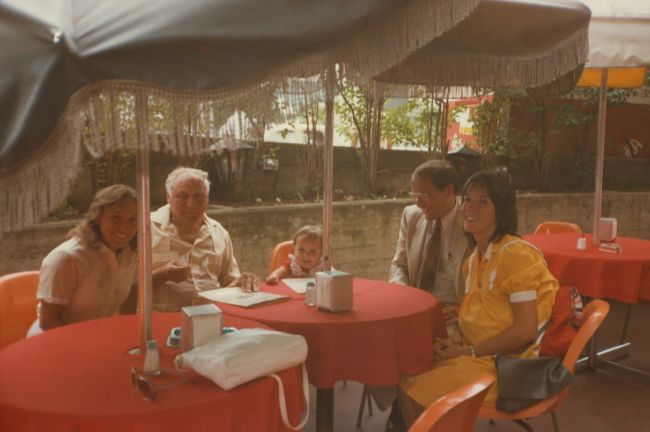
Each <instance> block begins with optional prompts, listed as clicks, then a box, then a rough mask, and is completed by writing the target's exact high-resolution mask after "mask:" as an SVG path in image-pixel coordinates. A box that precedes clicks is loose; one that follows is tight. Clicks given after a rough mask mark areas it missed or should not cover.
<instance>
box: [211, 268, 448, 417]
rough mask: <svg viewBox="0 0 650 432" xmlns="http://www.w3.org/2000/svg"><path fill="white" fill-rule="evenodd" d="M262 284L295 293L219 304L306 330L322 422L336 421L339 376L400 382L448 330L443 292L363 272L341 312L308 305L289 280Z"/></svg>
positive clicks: (425, 366)
mask: <svg viewBox="0 0 650 432" xmlns="http://www.w3.org/2000/svg"><path fill="white" fill-rule="evenodd" d="M262 291H269V292H274V293H278V294H284V295H288V296H290V297H291V299H290V300H289V301H284V302H278V303H272V304H268V305H260V306H257V307H253V308H241V307H238V306H233V305H229V304H225V303H218V305H219V307H220V308H221V309H222V310H223V311H224V312H225V313H226V314H228V315H234V316H238V317H243V318H248V319H252V320H255V321H259V322H261V323H264V324H267V325H269V326H271V327H273V328H275V329H277V330H281V331H285V332H288V333H294V334H300V335H302V336H304V337H305V339H306V340H307V345H308V346H309V352H308V354H307V362H306V365H307V371H308V373H309V381H310V382H311V383H312V384H313V385H314V386H316V387H317V389H318V392H317V398H318V401H317V402H318V406H317V410H316V415H317V423H318V424H317V426H318V427H319V430H326V429H331V421H332V420H331V416H332V415H333V399H332V398H333V392H332V391H331V389H332V388H333V387H334V383H335V382H336V381H338V380H354V381H358V382H361V383H364V384H369V385H377V386H379V385H391V384H397V383H398V382H399V379H400V377H401V376H404V375H415V374H419V373H422V372H425V371H427V370H429V369H431V368H432V367H433V349H432V343H433V341H434V339H435V338H436V337H445V336H446V335H447V330H446V327H445V323H444V318H443V315H442V310H441V307H440V306H439V305H438V302H437V301H436V299H435V297H433V296H432V295H431V294H430V293H428V292H425V291H422V290H419V289H416V288H411V287H408V286H404V285H397V284H391V283H388V282H383V281H376V280H368V279H359V278H355V279H354V280H353V307H352V310H350V311H347V312H336V313H334V312H328V311H323V310H319V309H318V308H316V307H309V306H306V305H305V304H304V298H305V296H304V295H303V294H297V293H296V292H294V291H293V290H291V289H290V288H289V287H288V286H287V285H285V284H284V283H282V282H280V283H279V284H278V285H275V286H273V285H265V284H264V285H262Z"/></svg>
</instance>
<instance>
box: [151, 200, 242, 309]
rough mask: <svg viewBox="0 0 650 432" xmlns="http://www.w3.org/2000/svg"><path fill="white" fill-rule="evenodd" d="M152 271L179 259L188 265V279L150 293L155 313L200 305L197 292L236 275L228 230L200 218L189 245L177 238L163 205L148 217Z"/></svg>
mask: <svg viewBox="0 0 650 432" xmlns="http://www.w3.org/2000/svg"><path fill="white" fill-rule="evenodd" d="M151 222H152V223H151V239H152V242H151V244H152V247H151V251H152V268H153V269H154V270H155V269H157V268H160V267H162V266H163V265H165V264H166V263H168V262H171V261H174V260H180V261H183V262H187V263H189V264H191V267H192V269H191V274H190V277H189V278H188V279H187V280H185V281H183V282H179V283H175V282H171V281H168V282H165V283H163V284H162V285H161V286H160V287H158V288H157V289H155V290H154V295H153V307H154V309H155V310H159V311H177V310H180V308H182V307H184V306H190V305H192V304H196V303H197V302H198V303H201V302H204V300H203V299H201V298H198V297H197V296H196V293H197V292H200V291H205V290H209V289H214V288H221V287H225V286H227V285H228V284H229V283H230V282H232V281H233V280H234V279H236V278H238V277H239V276H240V273H239V266H238V265H237V260H235V257H234V255H233V246H232V242H231V240H230V235H229V234H228V231H226V229H225V228H224V227H223V226H221V224H220V223H219V222H217V221H215V220H214V219H211V218H209V217H207V216H206V215H205V214H204V215H203V225H201V228H200V230H199V233H198V235H197V237H196V239H194V241H193V242H191V243H190V242H187V241H185V240H183V239H181V238H180V237H179V236H178V231H177V229H176V226H175V225H174V224H173V223H172V221H171V210H170V208H169V205H165V206H163V207H161V208H159V209H158V210H156V211H155V212H154V213H152V214H151Z"/></svg>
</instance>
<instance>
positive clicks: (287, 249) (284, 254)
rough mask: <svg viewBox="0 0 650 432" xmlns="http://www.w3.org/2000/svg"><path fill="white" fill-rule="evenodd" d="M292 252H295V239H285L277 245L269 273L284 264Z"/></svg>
mask: <svg viewBox="0 0 650 432" xmlns="http://www.w3.org/2000/svg"><path fill="white" fill-rule="evenodd" d="M291 253H293V240H287V241H283V242H281V243H278V244H277V245H275V247H274V248H273V254H272V255H271V262H270V263H269V273H271V272H272V271H273V270H275V269H276V268H278V267H280V266H281V265H282V264H284V262H285V261H286V260H287V258H289V254H291Z"/></svg>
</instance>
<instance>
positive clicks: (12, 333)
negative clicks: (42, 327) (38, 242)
mask: <svg viewBox="0 0 650 432" xmlns="http://www.w3.org/2000/svg"><path fill="white" fill-rule="evenodd" d="M38 276H39V272H38V271H26V272H20V273H11V274H8V275H6V276H2V277H0V348H3V347H5V346H7V345H9V344H10V343H12V342H15V341H17V340H20V339H22V338H24V337H25V336H26V335H27V331H28V330H29V327H30V326H31V325H32V323H33V322H34V321H35V320H36V305H37V303H38V299H37V298H36V288H38Z"/></svg>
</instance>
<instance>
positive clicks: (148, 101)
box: [0, 0, 589, 316]
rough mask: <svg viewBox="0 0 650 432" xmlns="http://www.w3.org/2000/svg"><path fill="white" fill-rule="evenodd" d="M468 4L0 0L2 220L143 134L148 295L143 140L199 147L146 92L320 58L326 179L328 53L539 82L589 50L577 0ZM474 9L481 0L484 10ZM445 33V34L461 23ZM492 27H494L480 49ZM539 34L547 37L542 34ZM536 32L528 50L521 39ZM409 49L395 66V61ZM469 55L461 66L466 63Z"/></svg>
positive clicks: (312, 67) (17, 223) (179, 89)
mask: <svg viewBox="0 0 650 432" xmlns="http://www.w3.org/2000/svg"><path fill="white" fill-rule="evenodd" d="M477 5H479V1H478V0H463V1H461V0H375V1H368V2H352V3H350V2H347V1H344V0H339V1H328V2H322V1H320V0H312V1H303V2H293V1H290V0H274V1H268V0H266V1H264V2H259V3H258V2H255V1H253V0H249V1H227V0H222V1H214V0H197V1H193V2H189V3H187V2H181V1H180V0H160V1H157V2H149V1H144V0H128V1H127V0H124V1H114V2H101V1H99V0H94V1H86V2H81V1H71V0H58V1H57V0H52V1H49V2H40V1H38V0H5V1H3V2H2V3H0V77H1V78H0V219H1V221H0V233H1V232H3V231H7V230H16V229H19V228H21V227H23V226H25V225H26V224H30V223H34V222H36V221H37V220H38V219H39V218H41V217H43V216H44V215H46V214H47V213H48V212H49V211H51V210H52V209H53V208H54V207H55V206H56V205H57V204H58V203H60V202H61V201H62V200H63V199H64V198H65V197H66V195H67V193H68V192H69V191H70V189H71V185H72V183H73V182H74V178H75V175H76V174H77V173H78V172H79V169H80V165H81V154H82V150H83V149H84V148H85V149H87V150H88V151H90V152H91V153H92V154H94V155H101V154H102V153H103V152H105V151H107V150H110V149H111V148H115V147H117V148H129V147H131V148H138V151H139V158H138V162H139V165H138V172H139V175H138V182H139V184H138V191H139V194H140V198H141V206H140V226H139V228H140V229H139V234H138V235H139V236H140V237H139V245H140V248H141V250H140V257H141V263H142V262H143V263H144V264H141V268H140V285H141V287H142V288H141V293H143V291H142V290H144V294H145V295H147V294H148V295H150V291H151V290H150V286H149V287H148V288H147V286H146V285H147V284H150V279H149V280H147V277H146V275H148V274H149V273H150V272H149V270H150V268H149V267H147V265H148V264H147V263H148V260H149V258H148V251H147V248H148V245H149V237H148V235H149V229H148V228H149V223H148V208H149V207H148V206H149V202H148V191H149V184H148V165H147V163H148V162H147V161H148V151H149V146H150V145H151V146H153V147H154V148H159V147H162V148H166V149H167V150H169V151H172V152H175V153H179V154H186V155H187V154H197V153H198V152H199V151H200V150H201V146H200V145H199V144H198V141H195V140H193V139H191V138H192V133H193V131H192V130H189V131H188V130H185V129H184V127H185V126H186V125H185V124H183V123H178V122H176V123H174V122H175V121H176V120H177V118H176V116H174V118H172V119H170V120H169V122H170V123H172V124H171V127H172V129H173V130H174V131H176V132H177V133H176V136H177V137H178V141H173V140H171V141H167V142H163V143H162V144H161V143H160V140H159V139H158V136H157V134H156V133H155V130H154V131H152V129H155V127H154V126H153V124H152V123H153V121H154V119H152V116H151V115H150V114H151V113H150V111H151V110H153V109H154V108H153V107H152V100H153V99H152V98H157V97H158V98H162V99H165V100H170V101H171V102H170V104H171V105H172V107H171V111H172V112H174V107H176V105H174V104H175V103H176V102H178V101H180V102H184V103H190V102H191V103H197V104H198V103H202V102H205V101H209V100H215V99H218V100H221V101H227V103H229V104H231V106H232V107H235V106H239V105H241V104H245V103H246V102H247V101H251V100H254V99H255V98H257V97H259V96H258V92H259V91H260V90H264V89H268V88H269V86H271V87H272V86H277V85H281V86H283V88H290V87H291V85H292V79H293V78H301V79H302V80H301V81H300V82H301V83H300V84H299V85H300V86H303V85H304V83H305V82H306V83H308V84H309V83H312V84H314V83H315V86H316V87H318V86H320V80H319V79H318V78H316V79H313V78H312V79H311V81H310V78H306V79H303V78H305V77H312V76H314V75H316V74H319V73H321V72H322V71H324V70H327V71H328V73H325V74H323V75H324V76H326V77H327V80H328V82H329V85H326V86H325V87H326V88H327V90H328V96H327V99H328V106H329V109H328V113H329V114H328V119H329V121H328V124H327V130H326V155H325V162H326V163H325V167H326V169H327V170H329V171H328V172H329V174H328V172H326V175H325V178H326V186H325V190H326V191H327V190H330V192H331V183H332V177H331V169H332V163H331V162H332V159H331V147H332V115H331V107H332V98H333V81H332V80H333V71H334V66H333V64H335V63H338V64H341V65H345V68H346V71H349V72H350V73H351V74H354V76H355V77H357V78H359V79H361V80H366V81H367V82H372V81H373V80H375V79H377V80H380V81H384V82H387V83H396V84H400V85H402V84H418V85H427V86H429V85H458V84H462V85H471V84H474V85H478V86H485V85H491V86H506V87H520V88H521V87H533V88H537V87H545V86H548V85H551V84H553V82H554V81H555V80H558V79H561V78H562V77H565V76H569V77H571V76H573V75H575V70H576V69H578V68H579V67H580V66H581V65H582V63H583V62H584V61H585V55H586V29H587V25H588V22H589V11H588V10H587V9H586V8H585V7H584V6H583V5H582V4H581V3H575V2H574V3H570V4H568V5H564V4H561V3H558V2H550V1H509V0H484V1H483V2H481V3H480V5H479V6H480V7H479V8H477ZM520 5H522V6H520ZM527 5H530V6H527ZM510 7H514V8H522V7H523V8H524V9H521V10H524V11H526V13H524V14H521V13H515V12H514V9H513V10H510V9H509V8H510ZM475 10H476V12H477V13H478V12H480V11H481V10H486V11H490V10H492V12H491V13H489V14H488V15H487V16H486V17H484V18H480V15H474V14H473V13H472V12H473V11H475ZM549 11H553V13H548V12H549ZM470 14H472V15H470ZM537 14H540V17H541V16H545V17H546V18H545V19H541V18H540V19H537V18H535V17H537ZM468 16H470V18H469V19H468V22H470V23H472V24H471V28H470V29H467V30H466V31H467V32H468V33H470V34H471V35H473V37H474V39H473V42H472V41H471V40H467V41H465V44H464V45H461V46H453V47H452V48H451V49H450V50H444V49H443V50H442V51H440V50H438V48H442V47H440V46H438V45H435V47H436V50H434V51H435V52H436V53H437V55H438V56H437V57H435V56H434V57H431V58H433V59H434V61H429V62H427V61H426V58H427V57H430V56H431V52H430V51H428V50H426V49H424V48H425V47H427V45H428V44H430V43H432V42H435V41H436V38H438V37H440V36H441V35H445V34H447V32H448V31H450V30H451V29H453V28H454V26H456V25H457V24H458V23H459V22H461V21H463V19H464V18H466V17H468ZM565 16H566V17H569V16H570V17H571V18H570V19H565ZM472 17H474V18H472ZM508 17H510V18H509V19H510V20H513V23H514V22H515V21H516V22H520V21H521V20H526V22H527V23H528V24H529V25H526V26H521V25H511V26H508V25H503V26H502V27H504V28H507V27H511V28H513V29H516V30H517V31H515V32H513V33H510V34H508V33H507V32H496V31H495V29H494V26H493V24H492V21H491V20H493V19H499V18H504V19H505V21H500V22H504V23H506V24H507V23H508ZM531 17H533V18H532V19H531ZM470 19H473V21H469V20H470ZM481 25H485V26H487V27H484V28H483V29H482V30H481V27H480V26H481ZM470 30H471V31H470ZM464 32H465V31H462V33H464ZM533 33H535V34H538V35H540V37H539V38H536V37H531V36H530V34H533ZM449 35H451V36H447V38H448V40H449V42H453V41H454V40H455V39H456V36H453V35H454V34H453V33H449ZM491 35H494V36H497V35H498V36H499V37H497V38H492V43H493V45H492V46H491V48H490V51H487V52H482V51H481V48H482V46H483V43H484V41H486V40H488V39H491ZM556 35H558V37H556ZM546 39H548V40H549V41H550V43H549V44H547V45H545V44H544V43H542V42H541V41H543V40H546ZM508 41H510V42H512V41H515V42H514V44H512V45H513V46H514V48H515V49H514V50H513V51H512V52H509V53H506V54H505V55H500V53H499V46H506V45H508V43H507V42H508ZM517 41H518V42H517ZM533 41H537V42H536V43H535V50H534V52H533V53H527V52H526V47H527V46H528V45H530V44H532V42H533ZM459 50H466V53H468V54H467V55H464V56H463V55H461V56H460V57H458V59H456V57H455V56H453V55H451V53H452V52H456V51H459ZM470 54H471V55H470ZM410 55H413V56H411V57H409V56H410ZM407 58H408V59H409V60H408V61H407V62H406V63H404V68H402V69H399V68H394V66H395V65H399V64H400V63H402V62H404V61H405V59H407ZM418 58H419V59H420V60H418ZM422 58H424V59H425V60H424V63H423V62H422ZM456 61H458V62H460V63H456ZM434 63H435V64H438V63H439V64H440V65H442V67H441V71H442V72H441V73H442V74H443V75H444V71H445V70H453V71H454V72H453V73H452V74H448V75H449V76H448V77H447V78H445V79H443V78H444V77H443V76H439V75H429V74H430V72H431V70H432V69H431V68H430V67H426V68H425V67H422V68H421V65H422V64H429V65H431V64H434ZM458 64H460V66H458ZM454 65H456V66H454ZM420 68H421V69H420ZM465 69H468V72H469V71H471V72H472V74H471V75H468V76H466V75H465V74H461V73H460V72H461V71H463V70H465ZM418 70H421V75H424V76H425V77H424V79H422V77H421V76H420V77H418V75H419V74H418V73H417V71H418ZM407 72H410V73H408V74H407ZM413 72H416V73H415V74H414V73H413ZM384 73H385V74H384ZM486 75H487V76H489V79H485V77H486ZM414 76H415V78H413V77H414ZM456 76H458V77H460V76H462V77H463V79H462V82H458V81H457V79H456ZM472 77H474V78H472ZM474 80H475V81H474ZM570 81H571V78H570ZM321 88H322V87H321ZM125 94H126V95H127V96H128V95H132V96H133V97H131V98H129V97H125V96H124V95H125ZM120 100H121V101H122V103H124V104H127V105H128V104H131V105H133V106H134V107H135V112H136V114H137V118H136V121H135V124H136V127H135V128H133V129H134V130H132V131H125V130H123V129H120V128H119V127H116V126H115V125H116V124H117V125H118V126H119V125H120V124H123V123H124V122H125V121H127V120H128V119H126V120H125V119H124V118H122V117H120V114H122V113H121V112H119V110H115V109H107V107H109V108H110V107H113V108H114V107H115V106H116V104H117V102H116V101H120ZM178 117H179V118H180V117H182V115H180V114H179V115H178ZM89 125H91V126H93V127H88V126H89ZM188 136H189V138H187V137H188ZM154 137H155V139H154ZM185 138H187V139H185ZM327 198H328V197H327V195H326V200H325V201H326V202H325V205H324V214H325V216H324V219H325V221H324V223H327V221H328V220H331V213H330V214H329V216H327V211H328V209H329V211H331V193H329V202H328V199H327ZM325 228H326V229H325V231H326V232H327V235H328V236H329V229H328V227H327V226H326V227H325ZM327 247H328V248H329V246H327ZM142 248H144V249H142ZM143 266H144V267H143ZM145 295H141V299H142V298H144V297H145ZM143 310H144V313H143V315H144V316H146V315H147V311H146V308H143Z"/></svg>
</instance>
